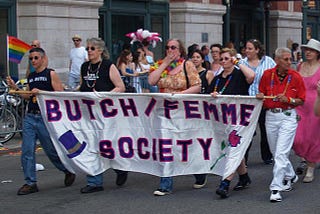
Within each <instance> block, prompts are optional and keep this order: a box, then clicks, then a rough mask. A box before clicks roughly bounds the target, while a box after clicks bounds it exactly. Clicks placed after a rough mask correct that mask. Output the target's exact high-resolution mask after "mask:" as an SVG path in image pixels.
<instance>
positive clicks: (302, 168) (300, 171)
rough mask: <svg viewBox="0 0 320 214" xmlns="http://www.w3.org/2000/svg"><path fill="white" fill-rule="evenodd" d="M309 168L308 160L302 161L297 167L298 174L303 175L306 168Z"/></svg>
mask: <svg viewBox="0 0 320 214" xmlns="http://www.w3.org/2000/svg"><path fill="white" fill-rule="evenodd" d="M306 169H307V162H306V161H301V162H300V164H299V166H298V167H297V169H296V173H297V175H302V174H303V173H304V172H305V170H306Z"/></svg>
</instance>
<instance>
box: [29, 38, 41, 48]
mask: <svg viewBox="0 0 320 214" xmlns="http://www.w3.org/2000/svg"><path fill="white" fill-rule="evenodd" d="M31 46H32V47H33V48H40V41H39V40H33V41H32V42H31Z"/></svg>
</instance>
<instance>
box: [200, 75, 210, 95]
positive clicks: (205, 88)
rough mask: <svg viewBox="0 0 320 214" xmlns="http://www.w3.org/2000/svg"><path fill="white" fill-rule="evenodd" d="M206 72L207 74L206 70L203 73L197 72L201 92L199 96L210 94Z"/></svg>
mask: <svg viewBox="0 0 320 214" xmlns="http://www.w3.org/2000/svg"><path fill="white" fill-rule="evenodd" d="M207 72H208V70H207V69H204V70H203V71H200V72H199V77H200V79H201V91H200V94H210V92H209V91H208V87H209V84H208V80H207V78H206V76H207Z"/></svg>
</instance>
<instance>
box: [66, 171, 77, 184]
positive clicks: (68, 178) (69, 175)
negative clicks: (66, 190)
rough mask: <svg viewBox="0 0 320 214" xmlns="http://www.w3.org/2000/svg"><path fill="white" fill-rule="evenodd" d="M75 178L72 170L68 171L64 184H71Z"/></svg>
mask: <svg viewBox="0 0 320 214" xmlns="http://www.w3.org/2000/svg"><path fill="white" fill-rule="evenodd" d="M75 179H76V175H75V174H73V173H71V172H67V173H66V175H65V177H64V185H65V186H66V187H68V186H71V185H72V184H73V182H74V180H75Z"/></svg>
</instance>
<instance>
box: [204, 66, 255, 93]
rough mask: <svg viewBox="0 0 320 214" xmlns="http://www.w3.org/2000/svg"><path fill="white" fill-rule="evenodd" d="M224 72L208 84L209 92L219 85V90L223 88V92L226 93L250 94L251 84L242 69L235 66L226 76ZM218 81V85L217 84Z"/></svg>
mask: <svg viewBox="0 0 320 214" xmlns="http://www.w3.org/2000/svg"><path fill="white" fill-rule="evenodd" d="M222 74H223V72H222V73H221V74H219V75H218V76H215V77H214V79H213V80H212V82H211V84H210V85H209V86H208V92H209V93H210V92H213V91H214V89H215V87H217V92H221V90H223V92H222V94H224V95H249V92H248V89H249V87H250V84H249V83H247V81H246V77H245V76H244V74H243V73H242V71H241V70H240V69H237V68H236V67H235V68H234V69H233V71H232V73H231V74H229V75H228V76H227V77H225V78H224V77H223V76H222ZM230 76H231V77H230ZM227 81H229V83H227ZM217 83H218V85H217V86H216V84H217ZM223 88H224V89H223Z"/></svg>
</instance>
